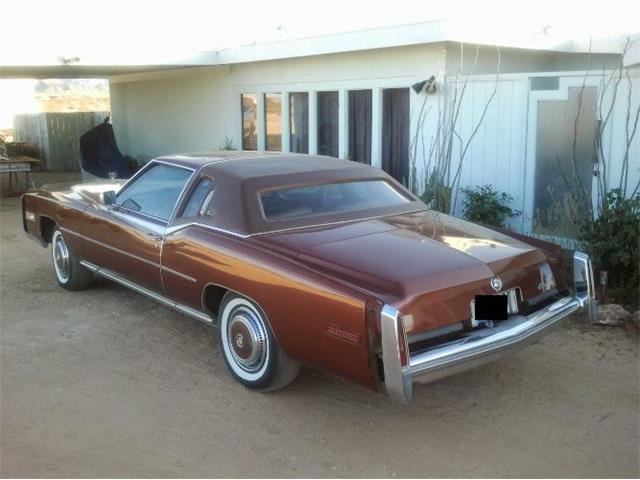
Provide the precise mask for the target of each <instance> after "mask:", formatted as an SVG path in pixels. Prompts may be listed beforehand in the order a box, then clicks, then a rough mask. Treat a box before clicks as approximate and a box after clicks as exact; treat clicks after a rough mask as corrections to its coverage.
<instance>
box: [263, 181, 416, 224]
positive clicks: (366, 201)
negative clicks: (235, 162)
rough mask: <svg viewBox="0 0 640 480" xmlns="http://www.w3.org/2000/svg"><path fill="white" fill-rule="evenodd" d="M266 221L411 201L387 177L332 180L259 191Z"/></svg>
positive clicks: (350, 210)
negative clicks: (320, 183)
mask: <svg viewBox="0 0 640 480" xmlns="http://www.w3.org/2000/svg"><path fill="white" fill-rule="evenodd" d="M260 201H261V203H262V210H263V211H264V216H265V218H266V219H267V220H272V221H273V220H289V219H297V218H305V217H311V216H315V215H327V214H333V213H344V212H354V211H358V210H368V209H372V208H381V207H390V206H394V205H402V204H405V203H409V202H410V200H409V199H408V198H406V197H405V196H404V195H402V194H401V193H400V192H399V191H398V190H396V189H395V188H394V187H393V186H391V185H390V184H389V183H387V182H386V181H384V180H366V181H362V180H361V181H356V182H345V183H330V184H324V185H312V186H308V187H295V188H283V189H278V190H269V191H266V192H261V193H260Z"/></svg>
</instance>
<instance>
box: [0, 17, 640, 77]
mask: <svg viewBox="0 0 640 480" xmlns="http://www.w3.org/2000/svg"><path fill="white" fill-rule="evenodd" d="M497 33H500V32H497ZM638 36H639V35H638V34H634V35H632V37H634V38H638ZM627 37H628V36H627V35H620V36H616V37H610V38H601V39H592V40H590V41H589V40H584V41H578V40H566V39H559V38H555V37H550V36H548V35H546V34H543V33H540V32H537V33H536V32H534V33H528V32H523V33H522V34H520V35H515V36H511V38H509V39H508V40H506V39H505V38H501V37H500V36H498V35H497V34H496V33H493V32H491V31H489V29H486V31H485V32H484V33H482V32H480V33H479V32H477V31H470V30H469V29H468V28H465V26H464V25H463V24H455V23H451V22H444V21H431V22H421V23H415V24H408V25H399V26H388V27H381V28H375V29H368V30H359V31H353V32H342V33H335V34H331V35H322V36H316V37H308V38H299V39H289V40H283V41H279V42H270V43H255V44H251V45H244V46H238V47H230V48H222V49H217V50H212V51H205V52H195V53H194V52H186V53H184V52H183V53H180V52H176V53H173V54H172V55H171V56H167V55H163V56H160V57H158V56H157V55H153V54H150V53H149V50H148V49H147V50H145V51H143V52H129V51H127V52H117V51H113V52H108V53H107V54H104V53H100V54H97V53H95V52H92V51H91V50H90V49H87V50H86V52H75V53H74V54H73V55H71V56H46V55H44V56H43V55H39V56H38V58H33V57H26V58H24V57H21V56H20V52H17V51H16V52H9V51H6V50H5V52H3V56H4V58H3V59H2V60H0V77H3V78H65V77H74V78H78V77H114V76H119V75H128V74H136V73H146V72H154V71H160V70H176V69H181V68H189V67H211V66H218V65H231V64H238V63H249V62H260V61H268V60H280V59H286V58H298V57H307V56H314V55H326V54H335V53H346V52H356V51H365V50H374V49H383V48H393V47H403V46H410V45H421V44H434V43H439V42H463V43H471V44H481V45H498V46H501V47H507V48H524V49H529V50H541V51H550V52H566V53H586V52H591V53H594V54H600V53H609V54H611V53H613V54H620V53H621V52H622V49H623V47H624V43H625V41H626V38H627ZM628 57H629V60H626V61H627V62H631V63H630V65H634V64H637V63H639V62H640V41H636V42H635V46H634V47H633V49H632V51H630V52H629V53H628Z"/></svg>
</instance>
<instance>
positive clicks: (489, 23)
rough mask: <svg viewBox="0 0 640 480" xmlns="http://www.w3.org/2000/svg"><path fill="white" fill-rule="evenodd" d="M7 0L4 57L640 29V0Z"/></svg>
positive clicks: (1, 20) (0, 13)
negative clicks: (401, 30) (333, 37)
mask: <svg viewBox="0 0 640 480" xmlns="http://www.w3.org/2000/svg"><path fill="white" fill-rule="evenodd" d="M0 2H2V3H0V5H1V7H0V24H2V31H1V32H0V36H1V37H0V38H1V41H2V43H1V44H0V45H3V48H2V49H1V50H0V55H2V57H1V58H0V60H3V61H2V62H0V63H5V64H6V63H13V64H16V63H31V64H33V59H36V58H46V57H49V58H51V57H60V56H66V57H73V56H77V57H80V58H83V56H84V57H85V58H89V57H93V58H96V57H97V56H99V55H100V54H102V55H103V56H105V57H109V58H119V59H121V60H122V61H123V62H125V61H127V59H128V58H131V59H133V58H134V57H135V58H138V56H139V55H145V56H147V57H149V56H172V55H175V54H178V55H179V54H183V53H187V52H197V51H209V50H215V49H220V48H225V47H231V46H238V45H246V44H251V43H254V42H268V41H275V40H279V39H291V38H300V37H308V36H316V35H322V34H327V33H333V32H338V31H349V30H361V29H366V28H375V27H380V26H386V25H394V24H406V23H416V22H421V21H429V20H443V19H444V20H450V21H451V20H453V21H456V22H457V23H459V24H461V25H463V26H464V28H465V29H468V30H474V31H484V32H493V33H495V34H496V36H500V37H503V38H507V37H510V36H514V35H519V34H522V32H535V31H543V30H544V31H546V32H547V34H550V35H555V36H563V37H567V36H570V37H588V36H591V35H594V36H607V35H612V34H616V33H630V32H637V31H640V0H636V1H630V0H627V1H623V2H616V1H599V2H589V1H582V2H577V1H561V0H558V1H545V0H539V1H535V2H531V1H517V0H512V1H508V2H507V1H503V2H492V1H490V0H489V1H477V2H469V1H467V2H461V1H457V0H450V1H448V2H438V1H426V0H425V1H406V0H397V1H393V2H376V1H372V0H370V1H349V0H344V1H334V0H326V1H321V2H319V1H304V0H297V1H290V2H281V1H270V2H255V1H254V2H248V1H243V0H237V1H233V2H224V1H219V2H214V1H209V2H204V1H191V0H186V1H181V2H180V1H175V0H173V1H161V0H155V1H153V2H151V1H139V0H137V1H136V0H133V1H126V2H123V1H119V0H110V1H108V2H106V1H92V0H84V1H75V2H70V1H52V0H49V1H33V0H20V1H16V0H4V1H3V0H0ZM25 25H27V26H28V34H27V35H25V29H24V27H25ZM132 61H133V60H132Z"/></svg>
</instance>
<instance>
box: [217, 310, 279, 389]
mask: <svg viewBox="0 0 640 480" xmlns="http://www.w3.org/2000/svg"><path fill="white" fill-rule="evenodd" d="M220 320H221V321H220V335H222V338H221V339H222V347H223V349H224V354H225V356H226V358H227V360H228V363H229V366H230V367H231V369H232V370H233V372H234V373H235V374H236V375H238V376H239V377H240V378H242V379H243V380H247V381H255V380H259V379H260V378H261V377H262V376H263V375H264V373H265V371H266V370H267V367H268V366H269V360H270V357H271V353H270V348H269V347H270V345H269V336H268V334H267V327H266V324H265V320H264V319H263V317H262V315H261V314H260V313H259V312H258V311H257V309H256V308H255V307H254V306H253V305H252V304H251V303H250V302H248V301H247V300H245V299H243V298H234V299H233V300H231V301H230V302H229V303H227V305H226V306H225V308H224V311H223V312H222V315H221V319H220Z"/></svg>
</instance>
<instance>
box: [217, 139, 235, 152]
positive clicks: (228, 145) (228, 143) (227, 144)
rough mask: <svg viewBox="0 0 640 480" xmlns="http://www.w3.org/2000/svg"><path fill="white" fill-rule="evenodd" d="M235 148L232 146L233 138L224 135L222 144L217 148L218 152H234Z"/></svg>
mask: <svg viewBox="0 0 640 480" xmlns="http://www.w3.org/2000/svg"><path fill="white" fill-rule="evenodd" d="M235 149H236V147H235V145H234V144H233V138H232V137H230V136H228V135H225V136H224V142H222V143H221V144H220V145H219V146H218V150H235Z"/></svg>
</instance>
